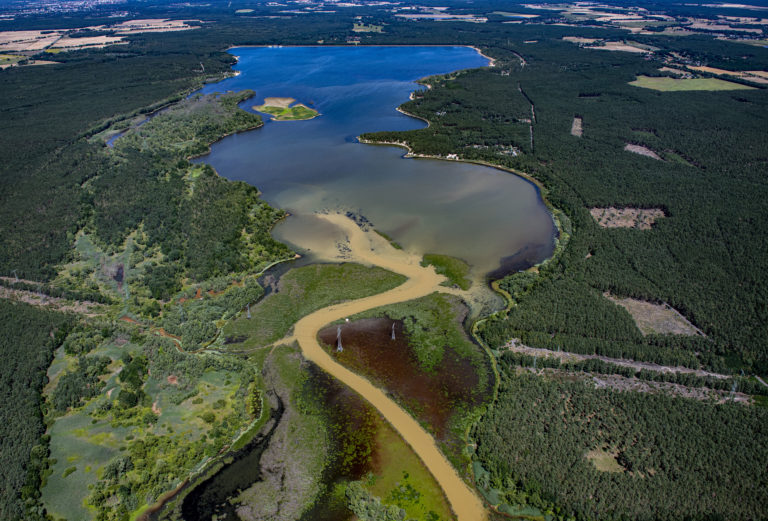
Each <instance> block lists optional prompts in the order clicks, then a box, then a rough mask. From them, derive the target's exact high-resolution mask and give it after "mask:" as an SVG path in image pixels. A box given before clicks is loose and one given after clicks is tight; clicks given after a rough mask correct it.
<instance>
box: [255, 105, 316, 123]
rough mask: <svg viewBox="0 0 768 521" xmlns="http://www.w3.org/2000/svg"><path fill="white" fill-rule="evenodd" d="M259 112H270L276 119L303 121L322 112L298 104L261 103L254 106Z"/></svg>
mask: <svg viewBox="0 0 768 521" xmlns="http://www.w3.org/2000/svg"><path fill="white" fill-rule="evenodd" d="M254 108H255V109H256V110H258V111H259V112H264V113H265V114H270V115H271V116H272V119H274V120H276V121H302V120H305V119H312V118H316V117H317V116H319V115H320V113H319V112H318V111H316V110H314V109H311V108H309V107H307V106H306V105H302V104H301V103H299V104H296V105H294V106H292V107H272V106H270V105H259V106H257V107H254Z"/></svg>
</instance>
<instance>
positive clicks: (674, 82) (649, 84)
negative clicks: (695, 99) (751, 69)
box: [629, 76, 755, 92]
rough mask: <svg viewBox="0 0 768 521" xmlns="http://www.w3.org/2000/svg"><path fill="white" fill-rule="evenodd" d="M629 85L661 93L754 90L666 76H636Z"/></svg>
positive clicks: (714, 82)
mask: <svg viewBox="0 0 768 521" xmlns="http://www.w3.org/2000/svg"><path fill="white" fill-rule="evenodd" d="M629 84H630V85H634V86H635V87H642V88H644V89H653V90H658V91H662V92H679V91H694V90H704V91H718V90H752V89H754V88H755V87H750V86H749V85H742V84H741V83H734V82H732V81H725V80H720V79H717V78H670V77H668V76H658V77H656V76H638V77H637V79H636V80H635V81H631V82H629Z"/></svg>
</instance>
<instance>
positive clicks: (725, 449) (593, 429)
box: [473, 370, 768, 520]
mask: <svg viewBox="0 0 768 521" xmlns="http://www.w3.org/2000/svg"><path fill="white" fill-rule="evenodd" d="M766 414H768V410H767V409H765V408H762V407H758V408H750V407H747V406H744V405H740V404H730V403H727V404H723V405H712V404H709V403H704V402H699V401H696V400H691V399H687V398H673V397H669V396H666V395H664V394H652V395H647V394H641V393H633V392H617V391H613V390H609V389H595V388H594V386H593V385H592V384H591V383H589V382H583V381H580V380H575V381H574V380H572V379H569V378H557V377H547V376H539V375H535V374H532V373H529V372H528V371H527V370H522V371H515V370H512V371H509V372H504V373H503V376H502V379H501V383H500V388H499V399H498V400H497V402H496V406H495V407H494V408H493V409H492V411H491V412H489V413H488V414H487V415H486V416H485V417H484V418H483V420H482V421H480V422H479V423H478V424H477V425H476V427H475V430H474V432H473V438H474V439H475V441H476V442H477V444H478V450H477V456H478V460H479V461H480V462H481V463H482V466H483V468H484V469H485V470H486V471H487V474H485V475H483V476H482V479H479V480H478V481H479V485H480V486H481V487H482V488H485V489H488V490H494V491H495V494H496V497H497V498H498V500H499V501H502V502H503V503H506V504H508V505H511V506H515V505H532V506H535V507H537V508H539V509H540V510H541V511H542V512H551V513H552V514H553V515H554V517H555V518H557V519H578V520H597V519H600V520H614V519H616V520H618V519H642V520H646V519H647V520H667V519H668V520H673V519H675V520H679V519H688V520H714V519H734V518H738V519H764V518H765V505H764V502H763V497H762V493H761V492H759V491H761V490H765V488H766V487H767V486H768V482H766V474H765V468H764V466H765V465H764V463H765V461H766V458H768V449H766V445H765V439H766V434H768V433H766V431H765V429H766V419H767V418H766ZM510 440H513V442H512V443H510Z"/></svg>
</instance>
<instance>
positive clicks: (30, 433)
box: [0, 299, 71, 519]
mask: <svg viewBox="0 0 768 521" xmlns="http://www.w3.org/2000/svg"><path fill="white" fill-rule="evenodd" d="M70 321H71V318H70V317H67V316H66V315H64V314H61V313H56V312H52V311H44V310H39V309H36V308H34V307H32V306H28V305H25V304H17V303H13V302H9V301H7V300H4V299H0V324H2V325H3V334H2V336H0V389H2V392H3V407H2V409H0V420H1V421H0V457H1V458H2V468H3V472H2V490H3V494H2V496H0V513H2V517H3V518H4V519H23V518H24V516H25V511H26V507H25V504H30V505H34V504H35V503H36V502H37V499H38V498H39V497H40V484H41V483H40V474H41V471H42V470H43V469H42V468H41V467H42V466H43V465H45V462H46V458H47V457H48V448H47V440H46V439H43V436H44V434H45V425H44V424H43V412H42V406H43V404H42V399H41V396H40V393H41V392H42V390H43V386H44V385H45V384H46V383H47V382H48V378H47V376H46V374H45V373H46V371H47V369H48V366H49V365H50V364H51V360H52V359H53V350H54V349H55V348H56V347H57V346H58V345H60V344H61V343H62V341H63V340H64V338H65V337H66V334H67V329H68V325H69V324H70Z"/></svg>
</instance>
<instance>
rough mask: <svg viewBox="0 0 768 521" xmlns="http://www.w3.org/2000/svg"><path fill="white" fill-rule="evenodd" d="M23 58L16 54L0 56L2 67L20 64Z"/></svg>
mask: <svg viewBox="0 0 768 521" xmlns="http://www.w3.org/2000/svg"><path fill="white" fill-rule="evenodd" d="M22 58H23V56H17V55H15V54H0V65H13V64H14V63H18V62H19V61H20V60H21V59H22Z"/></svg>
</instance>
